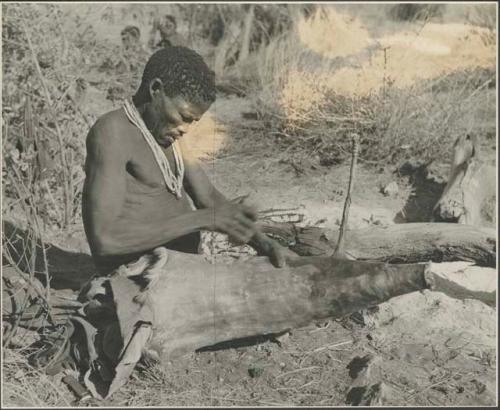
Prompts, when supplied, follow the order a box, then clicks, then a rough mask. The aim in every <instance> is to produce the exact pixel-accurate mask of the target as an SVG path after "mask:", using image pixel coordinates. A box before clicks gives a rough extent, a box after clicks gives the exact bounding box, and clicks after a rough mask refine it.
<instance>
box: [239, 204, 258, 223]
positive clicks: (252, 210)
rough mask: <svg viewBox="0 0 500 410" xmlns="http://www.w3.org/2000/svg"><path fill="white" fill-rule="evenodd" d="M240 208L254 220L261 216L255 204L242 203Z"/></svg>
mask: <svg viewBox="0 0 500 410" xmlns="http://www.w3.org/2000/svg"><path fill="white" fill-rule="evenodd" d="M239 208H240V209H241V211H242V212H243V213H244V214H245V216H247V217H248V218H250V219H251V220H252V221H256V220H257V218H258V217H259V214H258V212H257V209H255V208H254V207H253V206H250V205H245V204H240V205H239Z"/></svg>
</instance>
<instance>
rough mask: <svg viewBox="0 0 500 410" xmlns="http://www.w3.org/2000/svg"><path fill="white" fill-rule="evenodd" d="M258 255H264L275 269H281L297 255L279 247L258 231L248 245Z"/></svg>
mask: <svg viewBox="0 0 500 410" xmlns="http://www.w3.org/2000/svg"><path fill="white" fill-rule="evenodd" d="M249 244H250V245H251V246H252V247H253V248H254V249H255V250H256V251H257V253H258V254H259V255H266V256H268V257H269V260H270V262H271V263H272V264H273V265H274V266H275V267H277V268H282V267H283V266H285V265H286V262H287V261H289V260H291V259H295V258H298V257H299V255H297V254H296V253H294V252H292V251H291V250H289V249H288V248H285V247H284V246H281V245H280V244H279V243H278V242H276V241H275V240H273V239H271V238H269V237H268V236H267V235H265V234H263V233H262V232H260V231H258V232H257V233H256V234H255V236H254V237H253V238H252V240H251V241H250V243H249Z"/></svg>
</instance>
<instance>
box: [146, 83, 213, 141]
mask: <svg viewBox="0 0 500 410" xmlns="http://www.w3.org/2000/svg"><path fill="white" fill-rule="evenodd" d="M210 105H211V103H193V102H189V101H187V100H186V99H185V98H184V97H182V96H180V95H179V96H176V97H168V96H166V95H165V92H164V91H163V89H160V90H159V92H158V93H156V94H155V95H154V96H153V99H152V109H151V114H150V115H151V116H153V117H154V118H152V120H153V121H152V123H153V124H154V125H153V129H152V130H151V131H152V134H153V136H154V137H155V139H156V141H157V142H158V144H160V145H161V146H163V147H168V146H169V145H171V144H172V143H173V142H174V141H175V140H177V139H179V138H181V137H182V136H183V135H184V134H185V133H187V132H188V131H189V128H190V127H191V126H192V125H193V124H195V123H196V122H197V121H199V120H200V118H201V117H202V116H203V114H204V113H205V112H206V111H207V110H208V108H209V107H210Z"/></svg>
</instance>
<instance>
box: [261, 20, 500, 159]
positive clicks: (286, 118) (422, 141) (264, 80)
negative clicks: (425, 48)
mask: <svg viewBox="0 0 500 410" xmlns="http://www.w3.org/2000/svg"><path fill="white" fill-rule="evenodd" d="M322 18H324V17H322ZM336 21H337V24H336V26H335V27H334V28H331V29H330V31H331V32H330V38H333V39H335V38H338V41H339V42H340V44H341V45H342V43H343V42H345V41H344V40H345V39H344V38H342V37H340V38H339V37H338V36H337V37H336V36H335V34H338V33H341V32H342V29H341V28H342V27H341V26H340V27H339V24H341V22H342V19H339V18H338V17H337V18H336ZM339 22H340V23H339ZM306 23H307V21H306V22H305V23H303V24H306ZM314 24H315V25H314V27H319V28H320V29H321V27H324V26H325V25H326V26H329V24H328V19H325V21H324V23H323V26H322V25H319V24H318V23H317V22H315V23H314ZM344 24H345V25H348V26H349V27H350V28H351V30H349V31H347V30H345V32H347V33H349V35H352V33H353V32H356V30H357V32H358V34H357V37H358V38H357V40H356V42H357V43H359V44H360V45H361V46H360V47H359V49H363V50H364V51H361V52H358V53H357V54H356V52H357V51H358V50H357V49H356V48H354V49H352V50H351V54H347V53H348V52H349V50H348V49H346V50H343V51H344V55H342V53H339V52H338V51H339V49H338V48H335V46H331V49H329V50H326V51H327V52H326V53H325V52H322V53H320V51H321V50H319V49H318V51H317V52H316V51H313V48H314V47H311V46H309V45H308V44H307V45H306V44H305V43H304V41H303V39H302V38H300V37H298V36H288V37H283V38H280V39H277V40H275V41H273V42H272V43H271V44H270V45H269V47H267V48H266V49H265V50H262V51H261V53H260V55H259V63H258V67H259V70H258V71H257V76H258V79H257V80H256V81H258V84H259V89H260V92H259V95H258V99H257V101H258V103H257V104H256V108H257V109H258V110H259V111H260V115H261V116H262V117H263V118H265V119H266V120H267V121H268V123H269V124H272V125H273V126H274V129H273V131H272V134H273V135H276V136H278V141H279V142H280V143H281V144H283V146H284V147H285V149H286V152H287V153H290V152H294V151H296V152H297V153H299V152H302V153H303V154H307V155H311V154H314V155H317V156H319V160H320V162H321V163H323V164H325V165H328V164H332V163H337V162H341V161H342V160H344V159H346V158H348V156H349V155H350V154H349V150H350V134H352V133H357V134H359V135H360V137H361V147H360V159H361V160H362V161H365V162H368V163H374V164H380V163H382V164H388V163H393V164H397V163H402V162H404V161H406V160H409V159H418V160H422V161H426V162H428V161H431V160H433V159H437V158H439V159H442V158H447V156H448V151H449V147H450V145H451V143H452V142H453V140H454V139H455V138H456V136H457V135H459V134H460V133H462V132H465V131H467V130H469V129H470V127H475V126H476V125H478V124H477V123H478V121H479V120H478V118H479V114H478V113H479V111H480V110H481V109H483V108H484V107H485V104H484V93H485V92H486V91H487V90H488V88H489V87H491V86H492V84H493V85H494V80H495V77H494V70H492V69H487V68H486V69H485V68H480V67H479V68H474V67H471V68H467V69H463V68H461V67H460V66H457V67H456V69H455V71H452V72H449V71H448V72H446V71H444V70H443V72H442V74H440V75H437V76H432V74H433V73H434V72H435V71H436V69H435V68H436V67H435V65H436V64H437V63H436V62H435V59H434V58H432V59H431V58H429V61H430V64H431V65H432V66H431V67H429V68H430V69H429V70H427V72H425V73H424V74H426V75H427V76H428V77H429V78H428V79H426V80H425V79H423V80H420V81H416V80H413V79H412V78H411V77H410V76H408V75H406V76H405V75H404V74H405V73H404V72H403V71H404V70H405V69H406V67H407V64H411V63H409V62H408V58H407V59H406V60H402V63H403V64H405V65H404V66H401V67H399V66H398V65H395V66H393V67H390V64H389V63H391V61H390V58H391V55H390V54H388V55H387V56H386V54H385V50H381V48H380V47H378V48H377V47H376V46H370V45H369V44H371V43H370V42H369V41H367V40H364V39H363V38H361V37H362V35H363V31H362V29H361V28H359V27H358V28H357V29H356V24H357V23H356V22H355V21H354V22H353V21H350V20H345V23H344ZM330 27H331V26H330ZM334 33H335V34H334ZM326 35H327V33H322V35H321V36H320V37H322V38H325V36H326ZM310 37H311V36H309V38H310ZM347 43H349V42H347ZM363 44H364V45H363ZM320 45H321V44H320ZM367 45H368V46H367ZM470 47H474V45H471V46H470ZM370 48H371V49H372V51H373V53H374V54H375V57H373V55H370V52H367V50H370ZM341 49H342V47H341ZM403 51H404V50H403ZM403 54H404V53H403ZM332 55H333V56H335V57H333V58H332V57H329V56H332ZM398 56H399V55H398ZM416 58H418V55H417V57H416ZM372 60H375V62H373V61H372ZM422 61H423V60H421V61H419V60H416V64H418V63H421V62H422ZM450 61H451V62H452V63H453V64H457V63H456V60H450ZM424 62H425V61H424ZM445 62H446V64H444V63H443V66H444V67H445V68H446V65H449V62H448V60H445ZM467 63H468V62H467V61H464V62H463V63H462V64H467ZM353 67H354V69H353ZM356 67H362V68H361V69H357V68H356ZM356 70H357V71H356ZM398 70H401V71H398ZM417 70H418V68H417ZM398 75H399V78H398V77H396V76H398ZM339 79H343V82H341V81H339ZM396 80H398V81H396ZM346 81H351V83H350V84H349V83H348V84H346ZM350 89H352V92H348V91H349V90H350ZM490 114H491V115H493V114H492V113H490Z"/></svg>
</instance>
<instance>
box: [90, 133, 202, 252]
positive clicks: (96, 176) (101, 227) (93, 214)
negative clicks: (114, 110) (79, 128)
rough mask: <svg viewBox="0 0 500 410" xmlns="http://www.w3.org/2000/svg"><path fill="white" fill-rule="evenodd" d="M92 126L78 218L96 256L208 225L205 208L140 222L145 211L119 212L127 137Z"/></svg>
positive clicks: (154, 242) (155, 243) (138, 247)
mask: <svg viewBox="0 0 500 410" xmlns="http://www.w3.org/2000/svg"><path fill="white" fill-rule="evenodd" d="M113 131H114V130H112V129H106V127H98V126H96V127H94V128H93V129H92V130H91V131H90V133H89V135H88V137H87V160H86V166H85V168H86V179H85V185H84V188H83V208H82V211H83V212H82V213H83V222H84V227H85V232H86V234H87V238H88V240H89V244H90V248H91V250H92V253H93V254H94V255H97V256H107V255H119V254H127V253H133V252H140V251H144V250H148V249H152V248H154V247H156V246H160V245H162V244H164V243H166V242H169V241H170V240H172V239H175V238H177V237H180V236H183V235H185V234H188V233H191V232H194V231H197V230H199V229H202V228H204V227H206V226H207V224H208V223H209V221H210V218H211V213H210V211H209V210H201V211H192V212H189V213H186V214H183V215H180V216H178V217H174V218H170V219H168V220H163V221H160V223H155V224H145V223H144V220H147V215H146V216H144V215H143V216H142V217H141V215H137V216H136V217H133V216H126V217H125V216H124V214H123V208H124V204H125V200H126V165H127V162H128V161H129V158H128V152H129V150H128V149H127V146H126V142H125V141H123V140H121V138H120V137H121V135H120V134H119V133H116V132H113Z"/></svg>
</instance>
